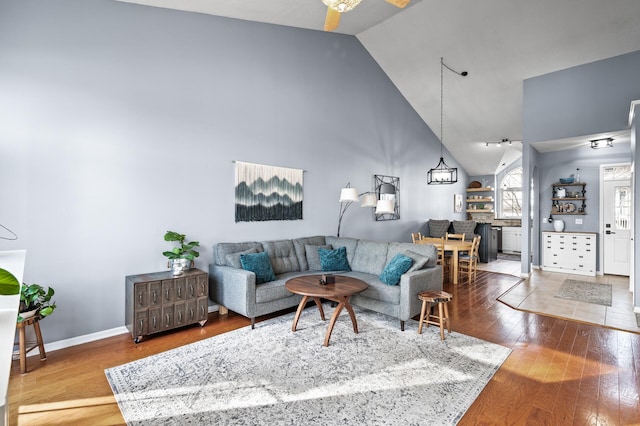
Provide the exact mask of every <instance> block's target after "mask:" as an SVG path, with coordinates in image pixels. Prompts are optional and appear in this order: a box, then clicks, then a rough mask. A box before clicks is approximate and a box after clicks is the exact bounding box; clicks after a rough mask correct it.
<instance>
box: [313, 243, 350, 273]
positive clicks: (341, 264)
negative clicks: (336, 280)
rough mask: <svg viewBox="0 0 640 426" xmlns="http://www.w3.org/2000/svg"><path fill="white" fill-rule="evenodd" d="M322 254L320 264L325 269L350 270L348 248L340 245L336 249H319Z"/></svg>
mask: <svg viewBox="0 0 640 426" xmlns="http://www.w3.org/2000/svg"><path fill="white" fill-rule="evenodd" d="M318 254H319V255H320V266H322V270H323V271H350V270H351V267H350V266H349V261H348V260H347V248H346V247H339V248H337V249H335V250H329V249H324V248H319V249H318Z"/></svg>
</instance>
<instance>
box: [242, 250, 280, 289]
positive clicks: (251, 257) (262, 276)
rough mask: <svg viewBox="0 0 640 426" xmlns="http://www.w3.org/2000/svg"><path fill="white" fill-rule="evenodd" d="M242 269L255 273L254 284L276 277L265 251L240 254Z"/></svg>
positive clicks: (272, 279)
mask: <svg viewBox="0 0 640 426" xmlns="http://www.w3.org/2000/svg"><path fill="white" fill-rule="evenodd" d="M240 263H241V264H242V269H244V270H246V271H251V272H253V273H254V274H256V284H262V283H266V282H269V281H274V280H275V279H276V276H275V274H274V273H273V268H272V267H271V262H270V261H269V254H267V253H264V252H263V253H253V254H241V255H240Z"/></svg>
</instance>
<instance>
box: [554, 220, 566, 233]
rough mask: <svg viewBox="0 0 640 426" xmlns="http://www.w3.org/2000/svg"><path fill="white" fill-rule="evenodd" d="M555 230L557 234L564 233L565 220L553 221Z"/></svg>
mask: <svg viewBox="0 0 640 426" xmlns="http://www.w3.org/2000/svg"><path fill="white" fill-rule="evenodd" d="M553 229H554V231H556V232H562V231H564V220H562V219H554V220H553Z"/></svg>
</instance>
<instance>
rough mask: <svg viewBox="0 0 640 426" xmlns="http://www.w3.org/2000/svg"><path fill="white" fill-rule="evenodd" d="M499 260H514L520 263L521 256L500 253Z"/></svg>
mask: <svg viewBox="0 0 640 426" xmlns="http://www.w3.org/2000/svg"><path fill="white" fill-rule="evenodd" d="M498 260H514V261H517V262H520V255H519V254H514V253H498Z"/></svg>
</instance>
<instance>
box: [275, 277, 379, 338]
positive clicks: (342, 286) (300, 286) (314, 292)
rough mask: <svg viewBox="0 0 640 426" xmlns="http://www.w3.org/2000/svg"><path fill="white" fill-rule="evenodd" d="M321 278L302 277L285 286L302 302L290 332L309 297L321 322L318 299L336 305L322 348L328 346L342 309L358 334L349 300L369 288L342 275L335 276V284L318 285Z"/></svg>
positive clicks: (322, 312) (321, 315)
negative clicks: (314, 303) (318, 312)
mask: <svg viewBox="0 0 640 426" xmlns="http://www.w3.org/2000/svg"><path fill="white" fill-rule="evenodd" d="M321 278H322V275H304V276H301V277H296V278H291V279H290V280H289V281H287V282H286V284H285V286H286V288H287V290H289V291H290V292H291V293H295V294H300V295H302V300H301V301H300V304H299V305H298V310H297V311H296V316H295V317H294V318H293V325H292V326H291V331H296V327H297V325H298V320H299V319H300V314H302V310H303V309H304V306H305V305H306V304H307V301H308V300H309V298H310V297H311V298H312V299H313V301H314V302H316V306H318V310H319V311H320V318H322V320H323V321H324V320H325V318H324V310H323V309H322V302H321V300H320V299H327V300H331V301H333V302H337V303H338V306H336V310H335V311H334V312H333V315H332V316H331V321H330V322H329V328H328V329H327V333H326V334H325V336H324V346H329V339H330V338H331V332H332V331H333V326H334V325H335V324H336V320H337V319H338V316H339V315H340V312H341V311H342V308H345V309H346V310H347V312H349V316H350V317H351V323H352V324H353V332H354V333H356V334H357V333H358V322H357V321H356V314H355V313H354V312H353V308H352V307H351V303H349V299H350V298H351V296H353V295H354V294H356V293H360V292H361V291H364V290H366V289H367V288H368V287H369V286H368V285H367V283H365V282H364V281H362V280H359V279H357V278H352V277H345V276H344V275H335V278H336V282H335V283H334V284H326V285H322V284H320V279H321Z"/></svg>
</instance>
